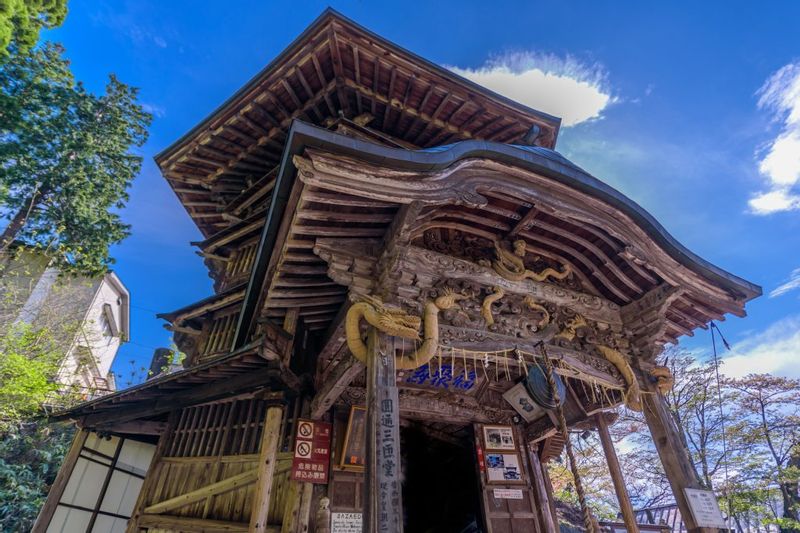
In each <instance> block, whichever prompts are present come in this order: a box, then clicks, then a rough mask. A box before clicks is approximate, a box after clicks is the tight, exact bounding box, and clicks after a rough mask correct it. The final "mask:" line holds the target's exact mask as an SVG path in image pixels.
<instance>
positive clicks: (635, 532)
mask: <svg viewBox="0 0 800 533" xmlns="http://www.w3.org/2000/svg"><path fill="white" fill-rule="evenodd" d="M595 421H596V423H597V433H598V434H599V435H600V443H601V444H602V445H603V453H605V456H606V463H608V471H609V473H610V474H611V481H612V482H613V483H614V492H615V493H616V494H617V501H619V509H620V511H621V512H622V521H623V522H625V529H627V530H628V533H639V526H638V525H637V524H636V514H635V513H634V512H633V505H631V499H630V497H629V496H628V490H627V489H626V488H625V478H623V477H622V468H620V466H619V459H618V458H617V452H616V450H614V443H613V442H612V441H611V434H610V433H609V432H608V422H607V421H606V417H605V416H604V415H603V413H599V414H598V415H597V416H596V417H595Z"/></svg>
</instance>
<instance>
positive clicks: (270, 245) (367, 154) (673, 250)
mask: <svg viewBox="0 0 800 533" xmlns="http://www.w3.org/2000/svg"><path fill="white" fill-rule="evenodd" d="M325 153H328V154H335V155H336V157H337V158H339V157H346V158H350V159H352V160H355V161H356V162H357V164H358V165H363V167H362V168H363V169H364V172H365V173H372V174H373V175H375V176H377V175H379V174H381V173H382V170H381V169H386V170H387V172H386V176H390V175H391V176H395V177H397V176H400V177H397V179H396V180H395V182H396V183H397V184H398V185H397V188H394V186H392V187H389V188H388V189H387V190H389V191H395V192H396V190H398V189H399V188H403V187H405V188H404V189H403V190H404V191H405V192H404V194H409V195H410V196H407V197H405V198H396V200H397V204H398V205H399V204H403V203H408V202H409V201H411V200H412V199H417V200H420V201H422V202H423V203H430V204H435V203H437V201H436V199H435V198H432V197H431V195H435V194H436V192H435V191H433V192H432V189H431V188H427V189H425V192H424V195H425V196H418V197H414V196H413V195H414V194H415V192H414V190H413V189H414V186H413V184H414V183H415V182H421V181H424V180H426V179H430V181H431V183H434V182H435V183H437V184H441V183H443V182H444V181H445V178H443V177H442V176H445V175H447V174H449V173H452V180H451V181H450V182H449V184H450V186H453V187H458V186H460V185H459V183H462V182H465V181H467V180H469V179H472V178H469V174H468V173H467V171H466V170H464V169H465V168H467V167H468V166H469V165H477V167H476V168H478V169H479V170H480V171H481V172H484V173H486V172H492V179H493V180H495V181H493V182H492V183H494V184H495V185H497V187H495V186H493V185H487V184H486V183H483V185H480V184H479V185H476V186H475V187H477V189H471V190H470V191H469V192H472V193H475V192H477V195H478V196H480V195H481V194H482V193H483V191H482V190H481V187H483V188H484V189H487V190H489V195H490V196H497V197H498V198H501V197H502V198H503V201H505V202H506V203H505V204H503V205H506V206H507V205H509V204H508V203H507V202H508V201H511V200H519V202H520V206H522V205H523V204H524V205H525V206H532V205H535V204H534V202H533V198H534V197H535V196H536V195H535V194H533V193H535V192H536V191H537V190H538V189H540V188H542V187H546V186H549V185H547V184H548V183H549V184H552V185H553V186H554V187H556V188H557V189H558V190H559V191H557V194H566V193H569V191H572V192H573V193H575V194H577V195H580V198H579V199H578V200H577V201H579V202H584V203H587V205H588V203H592V204H593V206H594V207H593V208H596V210H595V212H596V213H599V214H600V215H598V216H601V218H599V219H598V220H597V222H596V227H592V228H589V229H590V230H591V231H593V232H594V234H595V235H596V236H598V237H600V238H602V239H604V241H605V244H602V245H601V244H597V245H595V244H593V243H592V242H590V241H589V240H588V239H587V238H586V237H585V236H582V235H583V234H582V233H581V232H582V231H583V230H582V228H581V224H579V223H576V220H575V219H573V220H571V221H569V220H568V219H569V218H570V217H569V216H561V215H560V214H559V212H557V211H555V212H551V213H550V214H549V215H545V218H544V219H543V222H540V223H537V225H538V226H540V228H534V229H536V231H534V232H533V233H531V232H529V233H528V234H527V235H526V239H529V240H530V241H531V242H532V243H533V244H537V243H539V244H540V245H541V249H542V250H543V251H545V252H552V253H554V254H556V252H558V251H557V250H556V248H559V247H560V246H562V245H563V246H564V248H568V245H569V246H571V247H572V249H571V250H569V251H568V252H567V253H563V254H561V255H558V260H559V261H561V262H565V261H566V260H565V259H564V258H565V257H567V258H569V259H570V260H572V261H573V262H574V263H576V264H578V263H579V262H580V261H582V264H581V265H579V267H580V268H579V269H578V270H581V271H582V272H583V274H584V276H583V279H585V280H587V281H588V282H593V281H594V280H596V279H601V280H605V281H602V282H597V287H598V293H599V296H602V297H605V298H607V299H609V300H611V301H614V302H616V303H617V304H620V305H624V304H626V303H629V302H632V301H635V300H637V299H638V298H639V297H641V296H642V295H644V293H645V292H647V291H648V290H652V289H654V288H655V287H656V286H658V285H659V283H663V281H664V278H671V279H673V282H672V283H669V285H673V286H674V285H678V286H680V288H685V289H688V290H689V292H688V293H687V296H685V297H684V298H683V301H682V302H681V301H680V300H678V301H676V303H675V304H674V305H673V307H674V309H673V311H672V313H673V317H674V322H675V327H674V330H673V331H672V333H671V334H670V335H669V337H670V338H669V339H668V340H674V338H676V337H677V336H679V335H680V334H684V333H689V334H690V333H691V330H693V329H695V328H696V327H698V326H702V325H703V324H705V323H707V322H708V320H711V319H713V318H717V319H718V318H720V317H721V316H722V315H724V314H725V313H727V312H732V313H735V314H738V315H743V314H744V303H745V302H746V301H748V300H750V299H752V298H754V297H756V296H759V295H760V294H761V288H760V287H758V286H757V285H754V284H752V283H750V282H748V281H746V280H744V279H741V278H739V277H737V276H735V275H733V274H731V273H729V272H726V271H725V270H723V269H721V268H719V267H717V266H715V265H713V264H711V263H709V262H708V261H706V260H704V259H702V258H701V257H699V256H697V255H696V254H694V253H693V252H691V251H690V250H688V249H687V248H686V247H684V246H683V245H682V244H680V243H679V242H678V241H677V240H676V239H675V238H674V237H672V236H671V235H670V234H669V233H668V232H667V231H666V230H665V229H664V227H663V226H661V224H659V223H658V221H657V220H655V219H654V218H653V217H652V216H651V215H650V214H649V213H647V212H646V211H645V210H644V209H642V208H641V207H640V206H639V205H638V204H636V203H635V202H633V201H632V200H631V199H629V198H627V197H626V196H624V195H623V194H622V193H620V192H619V191H617V190H615V189H614V188H612V187H610V186H608V185H607V184H605V183H603V182H602V181H600V180H598V179H597V178H595V177H593V176H592V175H590V174H589V173H587V172H585V171H584V170H582V169H580V168H579V167H577V166H576V165H574V164H573V163H571V162H570V161H568V160H567V159H566V158H564V157H563V156H561V155H560V154H558V153H557V152H555V151H553V150H550V149H547V148H543V147H529V146H515V145H508V144H502V143H495V142H489V141H480V140H469V141H462V142H458V143H454V144H451V145H449V146H441V147H437V148H435V149H427V150H404V149H396V148H390V147H386V146H380V145H377V144H373V143H370V142H365V141H362V140H358V139H354V138H351V137H348V136H345V135H341V134H337V133H333V132H330V131H327V130H324V129H320V128H317V127H314V126H310V125H308V124H304V123H302V122H300V121H295V123H294V124H293V125H292V128H291V131H290V133H289V139H288V140H287V147H286V150H285V151H284V154H283V158H282V164H281V168H280V171H279V175H278V180H277V184H276V187H275V198H276V199H275V201H273V202H272V205H271V206H270V209H269V212H268V216H267V223H266V225H265V229H264V233H263V235H262V239H261V243H260V247H259V255H258V259H257V262H256V266H255V267H254V269H253V272H252V275H251V279H250V282H249V285H248V291H247V294H246V296H245V302H244V304H243V313H242V315H241V318H240V326H239V331H238V332H237V342H240V343H241V342H242V341H243V340H244V339H246V335H247V332H249V330H250V322H251V320H252V316H253V313H254V312H255V309H256V308H257V307H258V301H259V298H260V297H261V295H262V293H264V292H265V291H269V290H270V285H272V286H273V288H274V286H275V285H276V283H277V284H278V285H279V284H280V281H279V280H278V281H275V280H274V279H266V277H267V268H268V267H269V272H270V273H271V274H272V273H274V275H271V277H273V278H277V277H279V276H280V275H281V271H282V270H281V268H282V266H281V265H280V264H279V262H280V261H279V256H280V255H281V250H284V251H285V248H284V246H285V242H279V241H278V240H277V236H278V235H277V230H278V226H279V225H280V223H281V221H283V220H284V219H285V220H286V222H285V223H287V224H288V221H289V220H290V219H291V218H292V217H293V216H294V215H295V213H294V212H292V211H293V210H295V209H298V207H297V205H298V204H297V198H295V199H294V200H293V201H294V203H291V202H290V201H289V200H290V198H289V194H290V191H291V190H292V188H293V186H294V182H295V179H294V178H295V175H296V174H297V170H296V168H295V165H294V164H293V163H292V159H293V157H295V156H303V157H310V158H311V159H312V160H314V159H315V156H314V155H313V154H325ZM309 154H311V155H310V156H309ZM316 157H323V156H320V155H317V156H316ZM478 162H480V163H478ZM322 164H323V165H324V166H325V168H326V170H325V172H327V173H328V174H330V175H333V174H335V173H336V172H335V170H331V166H332V165H333V164H332V163H331V162H330V161H323V163H322ZM487 165H488V166H487ZM492 165H494V166H493V167H492ZM498 165H500V166H499V167H498ZM389 171H390V172H389ZM518 171H519V172H522V173H523V174H525V176H528V177H524V178H519V177H515V176H514V173H515V172H518ZM459 172H461V174H459ZM473 174H474V173H473ZM432 176H435V178H436V179H434V178H433V177H432ZM461 176H463V177H461ZM326 179H328V180H329V181H328V182H327V185H324V186H327V187H328V188H329V189H330V190H334V191H339V192H342V193H344V192H345V191H346V192H347V194H350V195H355V196H361V197H365V196H370V197H371V198H373V199H377V200H379V201H383V202H388V203H391V201H392V197H391V193H390V192H387V193H386V196H385V197H383V196H381V195H380V194H379V193H377V192H376V190H375V189H372V190H370V191H369V192H368V191H367V189H369V188H370V184H369V181H371V180H378V179H381V180H383V179H384V176H382V175H381V176H379V177H375V178H372V177H370V178H368V179H367V180H365V181H364V182H363V183H361V182H359V181H358V180H357V179H356V180H352V181H349V182H346V183H345V182H344V181H343V182H341V183H338V182H336V179H335V177H328V178H326ZM392 179H393V178H392ZM520 179H522V180H523V181H520ZM387 180H390V178H386V179H385V180H384V181H381V184H382V185H384V186H385V185H386V184H387V183H390V181H387ZM526 180H527V181H526ZM536 180H538V181H536ZM303 181H304V182H305V184H304V185H299V186H301V187H303V186H304V187H305V188H309V187H312V188H314V187H316V186H317V185H319V183H318V182H317V181H314V180H313V179H309V178H304V180H303ZM395 182H392V183H395ZM504 182H507V184H510V185H512V187H511V189H509V190H510V191H511V192H512V194H511V195H510V196H508V195H507V193H504V194H506V196H503V195H498V194H497V193H496V192H494V191H492V190H491V189H495V188H497V189H498V190H500V189H502V187H501V185H502V184H503V183H504ZM441 186H442V187H444V185H441ZM515 191H516V192H515ZM565 191H566V193H565ZM528 193H532V194H533V195H532V196H530V197H529V198H527V199H526V198H524V197H525V196H526V195H527V194H528ZM312 194H313V193H312ZM447 194H450V193H447ZM293 196H297V195H293ZM445 196H446V195H445ZM442 198H444V197H442ZM576 198H577V197H576ZM570 201H576V200H575V199H574V198H573V200H570ZM438 203H439V205H441V204H444V203H448V202H447V201H444V200H442V201H439V202H438ZM455 203H458V202H452V201H450V202H449V204H450V205H453V204H455ZM289 204H291V206H290V208H289V210H288V211H287V205H289ZM462 204H463V202H462ZM564 205H565V207H564V209H567V208H568V206H566V204H564ZM488 207H490V208H492V209H489V210H488V211H484V212H482V213H481V214H480V217H484V218H486V220H488V218H487V217H491V216H493V213H492V211H494V212H499V211H502V209H500V208H499V207H497V206H492V205H489V206H488ZM459 209H460V210H462V211H463V210H465V209H468V208H467V207H464V206H461V207H459ZM505 211H508V209H506V210H505ZM566 214H567V215H568V213H566ZM427 216H429V217H430V216H434V217H435V216H439V217H440V218H441V217H445V218H446V217H451V219H452V218H453V217H455V216H456V215H455V214H454V213H453V212H449V213H444V214H442V213H438V214H437V213H433V212H431V213H428V215H427ZM507 216H509V217H510V219H509V220H510V221H513V220H518V219H519V218H520V217H521V215H519V214H518V213H510V215H507ZM480 217H478V218H476V217H475V216H472V218H471V219H470V218H468V219H467V220H468V221H469V220H472V221H473V222H472V223H471V224H472V225H473V226H475V227H479V226H481V225H482V224H483V225H484V226H485V225H486V223H485V222H483V220H484V218H480ZM559 217H560V218H559ZM603 217H604V218H603ZM297 218H300V219H302V218H304V216H300V217H297ZM306 218H316V219H317V220H316V221H315V224H317V226H315V227H318V226H319V224H320V223H319V217H314V216H312V215H309V216H307V217H306ZM389 218H391V217H389ZM353 219H354V220H355V219H357V217H353ZM340 223H342V224H344V222H341V221H340ZM297 224H299V222H293V223H292V227H291V228H289V232H288V234H286V236H285V239H284V240H288V239H292V238H293V237H292V235H293V232H295V233H298V234H302V235H305V236H306V237H308V235H309V234H311V233H313V232H312V231H311V230H310V229H304V227H303V226H297ZM350 225H351V226H352V225H353V224H352V223H351V224H350ZM488 225H489V226H492V227H495V228H502V227H504V222H502V221H500V220H499V219H492V220H491V223H490V224H488ZM506 225H507V224H506ZM385 226H386V227H388V223H386V224H385ZM586 226H587V227H588V224H586ZM611 226H615V229H613V231H612V230H611V229H610V228H611ZM464 227H465V228H468V225H467V226H464ZM542 228H544V229H542ZM626 228H628V229H630V230H631V231H630V232H628V231H627V230H626ZM361 229H362V230H363V229H364V228H361ZM467 230H468V229H467ZM540 230H541V231H542V232H543V233H548V232H553V231H556V232H557V231H561V232H562V236H563V238H558V239H556V238H538V240H537V236H536V235H535V233H536V232H538V231H540ZM384 232H385V228H384V229H383V230H379V229H378V228H375V231H374V233H375V235H382V234H383V233H384ZM570 232H572V233H571V234H570ZM361 233H362V234H364V231H362V232H361ZM499 233H500V235H498V237H499V238H502V233H503V232H502V231H501V232H499ZM323 234H324V233H323ZM548 234H549V233H548ZM523 235H525V234H523ZM528 235H529V236H530V238H529V237H528ZM624 235H632V236H635V238H636V239H637V240H639V241H640V242H625V240H624V239H625V237H624ZM312 237H313V235H312ZM632 238H633V237H632ZM598 242H599V241H598ZM542 243H544V244H542ZM575 243H580V245H575ZM631 245H633V249H634V250H638V252H636V251H634V252H632V253H631V254H627V255H626V253H627V252H628V251H629V250H628V248H629V247H630V246H631ZM554 250H555V251H554ZM574 250H578V251H577V252H576V251H574ZM579 252H585V254H581V253H579ZM637 253H638V257H630V255H633V256H636V255H637ZM556 255H557V254H556ZM576 258H577V259H576ZM653 265H655V266H653ZM609 268H610V269H611V270H610V271H609V270H608V269H609ZM633 271H636V272H638V274H635V273H633ZM659 272H660V274H659ZM617 279H620V280H622V281H624V282H625V284H627V285H628V287H629V288H626V287H625V286H624V284H623V283H619V282H617ZM646 279H649V283H648V282H646V281H645V280H646ZM674 280H678V281H677V282H676V281H674ZM603 285H605V286H603ZM614 285H618V287H616V286H614ZM681 285H683V286H681ZM341 301H343V298H342V299H341ZM708 302H712V303H708ZM340 303H341V302H340ZM332 305H336V303H335V302H333V303H332ZM279 306H280V300H275V299H272V298H271V297H270V296H269V295H267V302H266V307H267V308H268V309H273V308H274V307H279ZM697 307H701V310H700V311H697V309H696V308H697Z"/></svg>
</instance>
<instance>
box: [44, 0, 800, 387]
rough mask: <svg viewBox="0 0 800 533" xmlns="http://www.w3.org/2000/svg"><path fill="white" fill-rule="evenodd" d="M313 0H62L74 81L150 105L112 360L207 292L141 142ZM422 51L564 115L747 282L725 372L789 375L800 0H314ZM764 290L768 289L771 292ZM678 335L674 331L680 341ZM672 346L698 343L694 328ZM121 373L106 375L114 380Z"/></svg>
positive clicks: (121, 249) (587, 164)
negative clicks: (747, 295)
mask: <svg viewBox="0 0 800 533" xmlns="http://www.w3.org/2000/svg"><path fill="white" fill-rule="evenodd" d="M328 5H329V4H326V3H320V2H315V1H311V2H298V1H295V2H277V1H273V2H264V1H237V0H231V1H228V2H225V3H222V4H220V3H218V2H203V1H199V0H195V1H192V2H188V1H170V2H158V1H154V0H136V1H126V0H114V1H100V0H97V1H93V0H82V1H78V0H72V1H71V2H70V4H69V8H70V13H69V16H68V17H67V20H66V23H65V24H64V26H63V27H61V28H59V29H56V30H53V31H50V32H47V33H46V34H45V38H47V39H51V40H56V41H59V42H62V43H63V44H64V45H65V46H66V49H67V55H68V56H69V58H70V59H71V61H72V67H73V71H74V72H75V74H76V76H77V77H78V78H79V79H81V80H83V81H84V82H85V83H86V85H87V86H88V87H89V88H90V89H93V90H100V89H101V88H102V86H103V84H104V83H105V81H106V79H107V75H108V73H111V72H113V73H116V74H117V75H118V76H119V77H120V79H122V80H123V81H125V82H126V83H129V84H131V85H134V86H137V87H140V89H141V101H142V102H143V103H144V104H146V106H147V107H148V109H150V111H151V112H153V114H154V115H155V120H154V122H153V126H152V129H151V135H150V140H149V142H148V143H147V145H146V146H145V147H144V149H143V155H144V157H145V162H144V167H143V170H142V173H141V175H140V176H139V177H138V178H137V180H136V182H135V184H134V186H133V188H132V190H131V201H130V203H129V205H128V207H127V209H126V210H125V212H124V218H125V220H126V221H127V222H129V223H131V224H132V225H133V235H132V236H131V237H130V238H129V239H127V240H126V241H125V242H124V243H122V244H121V245H119V246H117V247H116V248H115V249H114V250H113V255H114V257H115V258H116V259H117V265H116V267H115V270H116V272H117V273H118V274H119V276H120V277H121V278H122V280H123V281H124V282H125V283H126V284H127V286H128V287H129V289H130V290H131V293H132V305H133V308H132V310H131V311H132V339H131V342H130V343H128V344H127V345H126V346H124V347H123V349H122V350H121V352H120V355H119V356H118V358H117V361H116V363H115V365H114V368H115V370H116V371H117V372H120V373H123V374H125V375H128V374H129V373H130V369H131V367H132V366H131V361H133V362H134V365H135V366H137V367H138V366H141V365H143V364H146V363H147V361H149V358H150V356H151V354H152V350H153V348H155V347H158V346H168V345H169V342H170V341H169V333H168V332H167V331H166V330H164V329H163V327H162V323H161V321H159V320H157V319H155V317H154V314H155V313H156V312H162V311H168V310H172V309H175V308H178V307H181V306H183V305H185V304H187V303H191V302H193V301H195V300H198V299H200V298H202V297H204V296H207V295H208V294H211V292H212V289H211V281H210V279H209V278H208V276H207V274H206V269H205V268H204V266H203V264H202V260H201V259H200V257H198V256H197V255H196V254H195V251H194V249H193V248H192V247H191V246H189V244H188V243H189V241H193V240H199V238H200V235H199V232H197V230H196V229H195V228H194V226H193V224H192V222H191V220H190V219H189V217H188V215H186V213H185V212H184V210H183V208H182V207H181V206H180V204H179V203H178V201H177V199H176V198H175V196H174V195H173V194H172V192H171V191H170V190H169V188H168V186H167V184H166V182H165V181H164V180H163V178H161V176H160V174H159V172H158V170H157V168H156V166H155V164H154V163H153V161H152V157H153V155H154V154H155V153H157V152H158V151H159V150H161V149H163V148H165V147H166V146H167V145H169V144H170V143H171V142H172V141H174V140H175V139H177V138H178V137H179V136H180V135H181V134H183V133H184V132H185V131H187V130H188V129H189V128H191V127H192V126H194V125H195V124H196V123H197V122H199V121H200V120H201V119H202V118H203V117H205V116H206V115H207V114H208V113H209V112H211V111H212V110H213V109H214V108H216V106H217V105H219V104H220V103H221V102H222V101H223V100H225V99H226V98H227V97H228V96H230V95H231V94H232V93H233V92H234V91H235V90H236V89H237V88H239V87H240V86H241V85H242V84H243V83H244V82H245V81H247V80H248V79H249V78H250V77H251V76H252V75H254V74H255V73H256V72H257V71H258V70H259V69H261V68H262V67H263V66H264V65H266V63H267V62H268V61H269V60H270V59H272V58H273V57H274V56H275V55H276V54H278V53H279V52H280V51H281V50H282V49H283V48H284V47H285V46H286V45H287V44H288V43H289V42H290V41H291V40H292V39H293V38H294V37H296V36H297V35H298V34H299V33H300V32H301V31H302V30H303V29H304V28H305V27H306V26H307V25H308V24H309V23H310V22H311V21H312V20H313V19H314V18H316V17H317V16H318V15H319V14H320V13H321V12H322V10H323V9H324V8H325V7H327V6H328ZM330 5H331V6H332V7H334V8H336V9H337V10H339V11H341V12H342V13H344V14H345V15H346V16H348V17H350V18H352V19H354V20H355V21H356V22H359V23H360V24H362V25H364V26H366V27H367V28H369V29H371V30H373V31H375V32H377V33H378V34H380V35H383V36H385V37H387V38H388V39H390V40H392V41H394V42H396V43H397V44H399V45H401V46H403V47H405V48H407V49H409V50H411V51H413V52H415V53H417V54H419V55H422V56H423V57H426V58H428V59H430V60H432V61H434V62H436V63H439V64H441V65H445V66H448V67H450V68H454V69H456V71H457V72H459V73H462V74H464V75H467V76H469V77H472V78H473V79H476V80H477V81H479V82H482V83H486V84H488V85H490V86H491V87H492V88H494V89H495V90H498V91H501V92H505V93H507V94H509V95H510V96H512V97H515V98H517V99H520V100H522V101H524V103H527V104H529V105H532V106H533V107H538V108H540V109H541V110H542V111H545V112H549V113H552V114H555V115H559V116H562V117H564V124H565V127H564V128H562V132H561V136H560V139H559V142H558V146H557V149H558V150H559V151H560V152H562V153H563V154H564V155H566V156H567V157H569V158H570V159H572V160H573V161H574V162H575V163H577V164H578V165H580V166H582V167H583V168H585V169H586V170H588V171H590V172H591V173H593V174H594V175H595V176H597V177H598V178H600V179H602V180H604V181H606V182H607V183H609V184H610V185H612V186H614V187H616V188H618V189H619V190H621V191H622V192H624V193H625V194H627V195H628V196H630V197H631V198H633V199H634V200H635V201H637V202H639V203H640V204H641V205H642V206H643V207H644V208H645V209H647V210H649V211H650V212H651V213H652V214H653V215H655V216H656V217H657V218H658V219H659V220H660V221H661V222H662V224H663V225H664V226H665V227H666V228H667V229H668V230H669V231H670V232H671V233H672V234H673V235H674V236H675V237H676V238H678V239H679V240H680V241H681V242H683V243H684V244H685V245H687V246H688V247H689V248H690V249H692V250H693V251H694V252H696V253H698V254H699V255H701V256H703V257H704V258H706V259H708V260H710V261H712V262H713V263H715V264H717V265H719V266H721V267H723V268H725V269H726V270H728V271H730V272H733V273H735V274H737V275H739V276H742V277H744V278H746V279H748V280H750V281H753V282H755V283H758V284H760V285H762V286H763V287H764V292H765V295H764V296H763V297H762V298H760V299H758V300H756V301H755V302H753V303H751V304H750V306H749V308H748V311H749V316H748V318H746V319H737V318H729V319H728V320H727V321H726V322H724V323H722V324H720V327H721V328H722V330H723V332H724V333H725V334H726V336H727V337H728V340H729V341H731V342H732V343H733V344H734V354H732V355H730V356H729V357H730V358H729V362H728V365H727V366H728V372H729V373H731V374H736V375H739V374H744V373H747V372H750V371H752V372H765V371H772V372H775V373H779V374H784V375H791V376H794V377H800V365H797V364H796V363H795V364H793V363H792V362H793V361H796V360H797V358H798V355H800V252H798V249H800V40H799V39H798V38H797V25H796V24H797V20H800V3H792V2H772V3H753V2H721V1H720V2H705V3H700V2H696V3H685V4H683V5H681V4H679V3H676V2H663V3H661V4H655V3H651V2H614V3H606V2H593V1H586V2H574V1H565V2H536V1H525V2H491V3H489V2H485V1H464V0H460V1H458V2H451V1H448V2H444V1H442V2H430V1H428V2H419V3H417V2H411V1H403V2H366V1H363V0H362V1H343V2H332V3H331V4H330ZM773 291H774V292H775V294H774V295H773V296H772V297H770V295H769V294H770V293H771V292H773ZM682 344H684V341H682ZM685 345H686V346H687V347H689V348H691V349H693V350H698V351H699V352H707V350H708V349H709V346H710V337H709V334H708V332H707V331H702V330H701V331H699V332H698V335H697V336H696V337H695V338H694V339H686V341H685ZM127 380H128V378H127V377H123V378H122V379H121V380H120V381H121V382H122V384H124V383H125V382H126V381H127Z"/></svg>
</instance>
